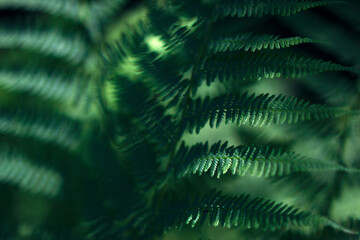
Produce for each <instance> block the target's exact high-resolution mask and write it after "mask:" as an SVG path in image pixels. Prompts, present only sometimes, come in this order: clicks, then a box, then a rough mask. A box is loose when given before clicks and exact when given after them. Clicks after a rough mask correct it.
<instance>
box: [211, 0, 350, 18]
mask: <svg viewBox="0 0 360 240" xmlns="http://www.w3.org/2000/svg"><path fill="white" fill-rule="evenodd" d="M334 3H343V1H337V0H319V1H307V0H242V1H238V0H229V1H220V4H218V5H217V6H216V12H215V14H214V20H217V19H219V18H220V19H221V18H225V17H261V16H263V15H280V16H290V15H292V14H296V13H298V12H301V11H305V10H308V9H310V8H314V7H320V6H324V5H329V4H334Z"/></svg>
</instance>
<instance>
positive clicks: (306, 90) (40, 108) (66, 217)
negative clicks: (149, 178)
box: [0, 0, 360, 240]
mask: <svg viewBox="0 0 360 240" xmlns="http://www.w3.org/2000/svg"><path fill="white" fill-rule="evenodd" d="M146 18H147V6H146V5H145V4H144V2H143V1H141V0H136V1H134V0H67V1H65V0H63V1H60V0H51V1H50V0H47V1H38V0H28V1H25V0H24V1H15V0H0V141H1V144H0V239H4V240H5V239H6V240H10V239H34V240H35V239H36V240H39V239H49V240H50V239H97V236H98V235H101V232H102V231H107V230H106V226H107V225H106V224H105V225H104V228H100V229H97V230H96V231H95V232H92V233H90V234H89V233H88V232H87V231H86V229H87V228H88V226H90V225H92V224H94V223H96V224H97V223H98V222H99V221H100V222H101V221H104V222H106V221H107V219H106V217H104V219H101V218H100V219H99V218H98V216H101V215H102V213H103V212H104V211H105V210H104V207H102V206H99V204H98V203H99V202H102V203H104V205H105V206H107V207H109V206H111V207H110V209H113V211H112V212H111V213H108V212H107V213H106V214H104V216H107V217H118V216H121V215H124V216H128V215H131V214H132V213H133V210H134V209H138V208H141V207H139V206H133V205H134V202H136V201H137V200H134V199H136V197H138V196H137V193H133V192H132V191H134V190H132V187H131V186H132V185H133V184H134V183H133V182H131V181H130V180H127V175H126V169H125V170H124V169H120V170H119V171H117V170H118V168H119V166H118V165H117V163H116V161H114V160H113V159H116V158H117V156H116V154H115V153H114V152H113V151H112V150H111V148H112V145H111V143H112V142H111V141H113V140H112V139H109V137H108V136H107V135H106V134H104V133H103V132H104V130H105V129H108V128H109V126H108V124H109V122H108V119H107V118H106V117H104V116H107V111H111V110H112V109H114V108H116V99H115V98H114V96H113V92H114V91H115V90H116V89H115V86H112V85H111V83H109V82H105V78H106V74H105V73H104V68H102V67H101V66H102V59H101V54H99V52H100V51H101V49H102V48H103V47H104V46H105V45H106V44H111V43H114V42H116V41H117V40H119V38H121V37H123V36H124V35H131V34H135V33H136V32H138V31H141V29H140V28H141V25H142V24H147V20H146ZM221 27H222V28H221V30H219V32H221V31H223V32H234V33H235V32H240V31H244V32H249V31H251V32H254V33H262V34H264V33H266V34H273V35H279V36H283V37H292V36H302V37H311V38H312V39H315V40H318V41H321V42H326V44H316V43H315V44H304V45H301V46H299V47H297V48H293V49H292V51H295V52H301V53H302V54H303V55H305V56H306V55H309V56H312V57H315V58H319V59H326V60H331V61H333V62H336V63H340V64H343V65H346V66H351V67H355V68H357V69H359V68H360V57H359V56H360V41H359V36H360V1H358V0H352V1H347V3H344V4H336V5H329V6H326V7H321V8H316V9H312V10H309V11H305V12H301V13H298V14H296V15H292V16H289V17H279V16H265V17H262V18H255V19H253V18H252V19H250V18H243V19H225V20H223V22H222V26H221ZM219 29H220V28H219ZM153 40H154V39H153ZM151 44H153V46H154V48H155V49H161V46H160V47H159V46H158V45H157V44H158V43H157V42H156V39H155V40H154V41H153V42H152V43H150V45H151ZM136 70H137V69H136V66H132V65H131V61H129V63H127V65H126V63H124V65H123V66H122V71H125V72H127V73H128V74H129V75H131V74H136ZM235 87H236V88H237V89H241V90H242V91H244V90H248V91H250V92H255V93H258V94H260V93H264V92H266V93H270V94H279V93H282V94H284V95H291V96H297V97H301V98H304V99H306V100H309V101H311V102H314V103H319V104H328V105H331V106H346V107H349V108H351V109H359V107H360V99H359V98H360V79H359V75H358V74H354V73H348V72H339V73H338V72H337V73H322V74H316V75H311V76H308V77H303V78H301V79H283V78H277V79H272V80H271V81H261V82H259V83H257V84H255V85H250V84H249V85H246V84H244V82H241V83H236V82H235V83H234V82H226V83H225V84H219V83H216V82H215V83H214V84H213V85H211V86H210V87H208V86H205V85H204V86H201V87H200V89H199V92H198V95H199V96H204V95H208V96H218V95H220V94H222V93H226V92H233V91H234V88H235ZM104 106H106V107H104ZM105 132H106V131H105ZM183 140H184V141H185V142H186V143H188V144H192V143H196V142H199V141H209V143H211V144H212V143H215V142H217V141H218V140H223V141H229V142H230V143H231V144H234V145H239V144H247V143H253V142H256V143H276V144H277V145H279V146H282V147H283V148H284V149H292V150H294V151H296V152H298V153H301V154H304V155H306V156H310V157H313V158H319V159H327V160H332V161H336V162H339V163H341V164H344V165H346V166H355V167H357V166H360V159H359V155H360V144H359V143H360V121H359V119H356V118H345V119H336V120H331V122H330V123H327V124H324V123H323V122H313V123H306V124H305V123H298V124H296V125H286V126H270V127H268V128H251V127H247V126H243V127H241V128H238V127H235V126H233V125H226V126H221V127H220V128H218V129H211V128H209V127H206V128H205V129H204V130H202V131H201V133H200V134H188V135H186V136H184V138H183ZM99 165H102V166H103V168H102V169H100V168H98V166H99ZM150 168H151V166H150ZM149 174H151V173H149ZM188 181H189V182H190V183H191V184H190V183H189V184H188V185H189V186H187V185H186V183H184V186H182V187H181V186H180V187H179V188H178V189H177V190H178V191H179V192H180V191H183V192H186V191H190V192H191V191H194V192H195V191H196V190H195V189H194V188H195V187H194V185H195V186H200V188H206V189H210V188H213V187H218V188H220V189H222V190H223V192H225V193H229V194H233V195H236V194H240V193H243V192H246V193H250V194H252V195H253V196H260V197H264V198H270V199H272V200H276V201H278V202H284V203H287V204H291V205H295V206H297V207H299V208H300V209H307V210H310V211H312V212H314V213H319V214H322V215H327V216H329V217H330V218H331V219H333V220H334V221H336V222H339V223H342V224H343V225H344V226H346V227H349V228H353V227H354V228H356V227H357V229H359V228H358V227H359V225H360V224H359V219H360V201H359V199H360V186H359V184H360V178H359V176H357V175H356V174H349V173H343V172H335V173H329V172H325V174H319V173H318V172H314V173H313V172H310V173H299V174H295V175H290V176H287V177H281V178H280V177H279V178H265V179H262V178H256V177H252V176H246V177H241V178H239V177H234V176H225V177H224V178H223V179H222V181H217V180H213V179H210V178H206V179H204V178H203V177H199V176H194V177H191V178H190V179H189V180H188ZM104 183H105V184H104ZM103 186H106V188H104V187H103ZM108 192H111V194H110V195H112V196H113V195H115V196H117V195H116V194H118V195H119V196H120V197H119V198H118V199H116V198H115V199H116V200H114V199H113V198H110V197H109V198H107V197H106V196H108ZM124 192H125V193H126V195H127V194H128V195H129V196H131V197H129V198H128V199H124V198H123V197H121V196H123V195H124ZM114 201H115V202H114ZM139 202H141V200H139ZM105 208H106V207H105ZM114 209H115V210H114ZM109 215H110V216H109ZM111 215H113V216H111ZM120 218H121V217H120ZM94 219H96V220H94ZM122 227H123V226H121V224H120V226H119V229H122ZM84 236H87V237H84ZM199 238H200V239H209V238H211V239H222V240H226V239H229V240H230V239H359V237H358V236H351V235H346V234H343V233H340V232H337V231H336V230H333V229H330V228H329V227H326V228H324V229H320V230H318V229H315V230H313V229H305V230H301V231H300V230H299V231H291V232H286V231H283V232H282V231H280V232H262V231H260V230H251V231H250V230H242V229H240V230H239V229H237V228H233V229H222V228H221V229H219V228H214V227H202V228H201V229H200V228H196V229H190V228H185V229H184V230H183V231H181V232H180V231H179V230H171V231H170V232H168V233H167V234H165V236H164V239H169V240H171V239H172V240H174V239H199ZM99 239H101V238H99ZM104 239H105V238H104ZM106 239H115V238H111V237H108V238H106Z"/></svg>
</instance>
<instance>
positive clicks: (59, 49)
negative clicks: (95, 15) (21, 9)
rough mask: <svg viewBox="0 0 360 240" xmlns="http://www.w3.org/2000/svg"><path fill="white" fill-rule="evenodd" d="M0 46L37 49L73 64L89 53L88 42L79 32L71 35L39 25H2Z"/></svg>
mask: <svg viewBox="0 0 360 240" xmlns="http://www.w3.org/2000/svg"><path fill="white" fill-rule="evenodd" d="M0 48H3V49H5V48H11V49H16V48H20V49H25V50H31V51H36V52H40V53H42V54H45V55H49V56H53V57H56V58H63V59H65V60H67V61H69V62H71V63H73V64H78V63H80V62H81V61H83V60H84V59H85V57H86V55H87V46H86V42H85V40H84V39H83V38H82V37H81V36H80V35H79V34H74V35H73V36H71V37H70V36H66V35H65V34H64V33H61V32H59V31H57V30H53V29H44V28H37V27H34V28H30V27H25V28H24V27H16V26H15V27H14V26H8V27H1V28H0Z"/></svg>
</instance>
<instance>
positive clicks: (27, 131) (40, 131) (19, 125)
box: [0, 107, 81, 150]
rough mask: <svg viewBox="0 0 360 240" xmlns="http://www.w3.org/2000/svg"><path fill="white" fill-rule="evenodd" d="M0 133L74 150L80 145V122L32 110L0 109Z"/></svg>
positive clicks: (51, 113) (55, 114) (52, 113)
mask: <svg viewBox="0 0 360 240" xmlns="http://www.w3.org/2000/svg"><path fill="white" fill-rule="evenodd" d="M0 133H1V134H8V135H13V136H17V137H24V138H31V139H34V140H39V141H41V142H45V143H47V142H49V143H54V144H57V145H59V146H61V147H64V148H65V149H67V150H75V149H76V148H77V147H78V146H79V144H80V133H81V127H80V122H77V121H75V120H73V119H70V118H68V117H66V116H64V115H60V114H57V113H54V112H42V111H39V110H35V109H33V108H29V109H26V108H24V107H22V108H18V109H16V108H11V109H7V108H3V109H0Z"/></svg>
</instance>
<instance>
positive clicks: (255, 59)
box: [199, 51, 355, 85]
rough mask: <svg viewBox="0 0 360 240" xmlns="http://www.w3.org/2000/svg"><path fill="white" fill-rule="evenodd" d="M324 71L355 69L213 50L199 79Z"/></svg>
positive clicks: (293, 58)
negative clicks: (213, 52)
mask: <svg viewBox="0 0 360 240" xmlns="http://www.w3.org/2000/svg"><path fill="white" fill-rule="evenodd" d="M325 71H355V70H354V69H353V68H351V67H346V66H342V65H339V64H335V63H332V62H324V61H322V60H319V59H313V58H304V57H299V56H296V55H288V54H284V53H273V52H262V51H258V52H254V53H250V52H245V53H242V52H235V51H234V52H225V53H216V54H214V55H212V56H211V57H209V58H208V59H206V60H205V62H204V63H203V66H202V68H201V69H200V72H199V77H200V78H201V79H206V83H207V84H208V85H209V84H210V83H211V82H213V81H215V79H216V78H218V79H219V80H220V81H227V80H247V81H257V80H261V79H263V78H275V77H283V78H300V77H303V76H306V75H310V74H316V73H321V72H325Z"/></svg>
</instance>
